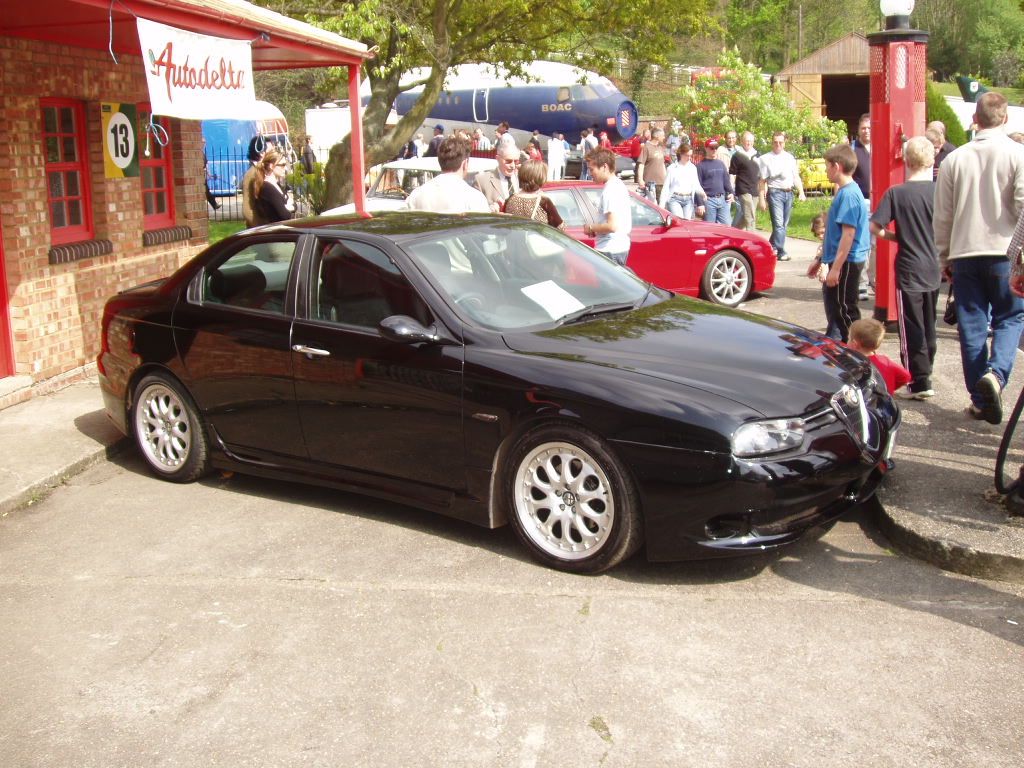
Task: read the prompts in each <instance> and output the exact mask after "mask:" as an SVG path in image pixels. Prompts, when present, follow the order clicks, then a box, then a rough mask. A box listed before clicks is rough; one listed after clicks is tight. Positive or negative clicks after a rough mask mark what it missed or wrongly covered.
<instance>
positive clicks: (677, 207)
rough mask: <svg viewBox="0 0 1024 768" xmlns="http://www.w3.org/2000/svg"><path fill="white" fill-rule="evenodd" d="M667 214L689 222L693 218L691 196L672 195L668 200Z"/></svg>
mask: <svg viewBox="0 0 1024 768" xmlns="http://www.w3.org/2000/svg"><path fill="white" fill-rule="evenodd" d="M668 212H669V213H671V214H673V215H675V216H678V217H679V218H681V219H686V220H687V221H689V220H690V219H692V218H693V195H672V197H670V198H669V199H668Z"/></svg>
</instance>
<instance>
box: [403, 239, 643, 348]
mask: <svg viewBox="0 0 1024 768" xmlns="http://www.w3.org/2000/svg"><path fill="white" fill-rule="evenodd" d="M404 247H405V250H406V251H407V252H408V253H409V255H410V256H411V257H412V259H413V261H414V262H415V263H416V264H417V266H418V267H419V268H420V269H421V270H422V271H423V272H424V273H425V274H426V275H427V276H428V277H429V279H430V280H431V282H432V283H433V284H434V285H435V287H436V288H437V289H438V290H439V291H440V292H441V294H442V295H443V296H444V297H445V298H446V300H447V301H448V303H449V304H450V305H451V306H452V307H454V308H455V310H456V311H457V312H458V313H459V314H460V315H461V316H462V317H464V318H466V319H468V320H470V321H472V322H474V323H477V324H479V325H482V326H485V327H487V328H491V329H494V330H499V331H506V330H513V329H517V328H527V327H533V326H541V327H543V326H547V327H552V326H556V325H561V324H564V323H570V322H578V321H581V320H585V319H588V318H589V317H592V316H594V315H596V314H599V313H604V312H618V311H625V310H628V309H631V308H633V307H634V306H639V305H640V304H641V303H643V302H644V300H645V299H646V298H647V297H648V296H649V295H650V291H649V287H648V284H647V283H646V282H644V281H643V280H641V279H640V278H638V277H637V276H636V275H635V274H633V272H632V271H630V270H628V269H626V268H625V267H621V266H619V265H617V264H615V263H614V262H613V261H611V260H610V259H607V258H605V257H604V256H602V255H601V254H599V253H597V252H596V251H594V250H592V249H590V248H588V247H587V246H585V245H583V244H581V243H579V242H577V241H576V240H573V239H572V238H571V237H569V236H568V235H565V234H563V233H561V232H559V231H558V230H556V229H553V228H552V227H547V226H544V225H542V224H535V223H532V222H529V221H521V222H520V221H516V222H509V223H508V224H498V225H488V226H481V227H476V228H472V229H459V230H457V231H454V232H451V231H450V232H446V233H432V234H431V236H430V237H429V238H423V239H420V240H417V241H414V242H411V243H407V244H406V245H405V246H404Z"/></svg>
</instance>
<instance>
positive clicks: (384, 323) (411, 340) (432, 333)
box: [377, 315, 449, 344]
mask: <svg viewBox="0 0 1024 768" xmlns="http://www.w3.org/2000/svg"><path fill="white" fill-rule="evenodd" d="M377 327H378V328H379V329H380V332H381V335H382V336H383V337H384V338H385V339H388V340H390V341H397V342H399V343H401V344H422V343H424V342H428V343H432V344H444V343H446V342H448V341H449V339H447V338H445V337H444V336H441V335H440V334H438V333H437V326H431V327H430V328H424V327H423V325H422V324H421V323H420V322H419V321H418V320H415V319H413V318H411V317H409V316H408V315H391V317H385V318H384V319H383V320H381V321H380V324H379V325H378V326H377Z"/></svg>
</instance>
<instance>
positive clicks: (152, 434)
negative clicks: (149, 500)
mask: <svg viewBox="0 0 1024 768" xmlns="http://www.w3.org/2000/svg"><path fill="white" fill-rule="evenodd" d="M132 423H133V426H134V432H135V442H136V443H137V444H138V446H139V450H140V451H141V452H142V456H143V458H144V459H145V460H146V463H147V464H148V465H149V468H150V469H151V470H153V472H154V473H155V474H156V475H157V476H158V477H162V478H164V479H165V480H170V481H172V482H175V483H190V482H192V481H193V480H197V479H199V478H200V477H202V476H203V475H204V474H206V472H207V470H208V469H209V467H210V457H209V449H208V443H207V440H206V430H205V428H204V426H203V423H202V419H201V418H200V416H199V412H198V410H197V409H196V406H195V404H194V403H193V402H192V398H191V397H189V396H188V394H187V393H186V392H185V391H184V389H183V388H182V386H181V385H180V384H179V383H177V382H176V381H174V380H172V379H171V378H170V377H167V376H163V375H160V374H151V375H149V376H146V377H145V378H144V379H143V380H142V381H140V382H139V385H138V386H137V387H136V388H135V399H134V401H133V403H132Z"/></svg>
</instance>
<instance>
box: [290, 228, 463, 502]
mask: <svg viewBox="0 0 1024 768" xmlns="http://www.w3.org/2000/svg"><path fill="white" fill-rule="evenodd" d="M311 274H312V275H313V279H312V280H311V281H310V284H309V286H308V289H307V290H306V291H305V292H304V293H305V294H306V295H307V296H308V299H307V303H308V308H307V311H306V313H305V314H306V315H307V319H299V320H297V321H296V323H295V328H294V333H293V336H292V349H293V355H294V371H295V392H296V398H297V402H298V409H299V415H300V419H301V422H302V428H303V432H304V434H305V438H306V445H307V448H308V450H309V454H310V457H311V459H312V460H313V461H316V462H323V463H325V464H329V465H332V466H334V467H337V468H339V469H346V470H355V471H358V472H361V473H373V474H374V475H378V476H381V477H391V478H399V479H402V480H408V481H414V482H418V483H425V484H429V485H432V486H436V487H438V488H444V489H449V490H460V489H463V488H465V485H466V480H465V468H464V465H465V458H464V450H463V433H462V367H463V352H462V347H461V345H439V344H429V343H419V344H402V343H397V342H394V341H389V340H387V339H385V338H384V337H383V336H382V335H381V334H380V332H379V331H378V324H379V323H380V321H381V320H383V319H384V318H385V317H389V316H391V315H408V316H410V317H413V318H415V319H417V320H419V321H420V322H421V323H423V324H424V325H425V326H430V325H431V324H432V323H433V322H434V318H433V317H432V315H431V313H430V310H429V309H428V307H427V305H426V304H425V303H424V302H423V300H422V299H421V298H420V296H419V295H418V294H417V292H416V291H415V289H414V288H413V286H412V285H411V284H410V283H409V281H408V280H407V279H406V278H405V276H404V275H403V274H402V273H401V271H400V270H399V268H398V267H397V266H396V264H395V262H394V261H392V259H391V258H389V256H388V255H387V254H386V253H385V252H384V251H383V250H381V249H379V248H376V247H374V246H372V245H369V244H367V243H364V242H360V241H356V240H347V239H334V238H323V239H318V240H316V241H315V246H314V249H313V255H312V270H311Z"/></svg>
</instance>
